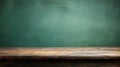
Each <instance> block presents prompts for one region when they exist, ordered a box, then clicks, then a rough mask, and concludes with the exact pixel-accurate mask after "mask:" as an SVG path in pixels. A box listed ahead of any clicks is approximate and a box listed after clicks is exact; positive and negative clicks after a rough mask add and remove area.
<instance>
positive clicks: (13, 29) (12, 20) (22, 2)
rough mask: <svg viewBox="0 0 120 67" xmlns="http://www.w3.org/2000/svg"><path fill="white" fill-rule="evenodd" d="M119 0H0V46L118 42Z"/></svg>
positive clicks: (92, 44) (119, 32)
mask: <svg viewBox="0 0 120 67" xmlns="http://www.w3.org/2000/svg"><path fill="white" fill-rule="evenodd" d="M119 3H120V1H119V0H0V47H3V46H4V47H5V46H6V47H11V46H14V47H15V46H18V47H23V46H34V47H35V46H36V47H37V46H40V47H50V46H56V47H58V46H65V47H66V46H67V47H68V46H75V47H77V46H120V30H119V29H120V7H119V6H120V5H119Z"/></svg>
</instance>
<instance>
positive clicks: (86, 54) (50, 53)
mask: <svg viewBox="0 0 120 67" xmlns="http://www.w3.org/2000/svg"><path fill="white" fill-rule="evenodd" d="M6 58H7V59H22V58H26V59H53V58H55V59H57V58H58V59H59V58H62V59H120V47H81V48H57V47H54V48H18V47H17V48H15V47H14V48H0V59H6Z"/></svg>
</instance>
